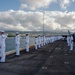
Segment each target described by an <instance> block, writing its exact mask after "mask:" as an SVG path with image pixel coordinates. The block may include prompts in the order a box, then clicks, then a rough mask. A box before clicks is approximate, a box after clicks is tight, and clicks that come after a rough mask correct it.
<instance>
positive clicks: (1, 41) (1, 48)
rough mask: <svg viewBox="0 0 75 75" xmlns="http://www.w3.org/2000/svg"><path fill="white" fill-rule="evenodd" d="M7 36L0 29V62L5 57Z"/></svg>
mask: <svg viewBox="0 0 75 75" xmlns="http://www.w3.org/2000/svg"><path fill="white" fill-rule="evenodd" d="M6 38H7V35H6V34H5V31H3V30H1V31H0V52H1V60H0V62H5V59H6V54H5V49H6V45H5V40H6Z"/></svg>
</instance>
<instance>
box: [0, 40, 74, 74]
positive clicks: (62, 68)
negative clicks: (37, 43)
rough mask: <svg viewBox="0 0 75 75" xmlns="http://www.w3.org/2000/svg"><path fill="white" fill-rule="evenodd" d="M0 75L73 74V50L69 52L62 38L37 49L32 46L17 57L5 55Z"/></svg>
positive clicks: (0, 65) (0, 64)
mask: <svg viewBox="0 0 75 75" xmlns="http://www.w3.org/2000/svg"><path fill="white" fill-rule="evenodd" d="M74 47H75V44H74ZM74 49H75V48H74ZM0 75H75V50H73V51H71V52H70V51H69V47H68V46H67V43H66V41H64V40H59V41H56V42H53V43H50V44H48V45H45V46H43V47H41V48H40V49H37V50H35V48H34V46H33V47H31V48H30V52H29V53H26V52H25V50H22V51H21V55H20V56H18V57H17V56H15V53H12V54H10V55H7V58H6V62H5V63H0Z"/></svg>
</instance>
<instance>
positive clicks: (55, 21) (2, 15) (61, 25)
mask: <svg viewBox="0 0 75 75" xmlns="http://www.w3.org/2000/svg"><path fill="white" fill-rule="evenodd" d="M44 26H45V31H60V30H64V29H65V30H68V29H70V30H71V31H75V12H67V11H66V12H60V11H45V14H44ZM42 27H43V13H42V12H39V11H35V12H32V11H27V12H25V11H23V10H18V11H14V10H9V11H6V12H0V29H3V30H19V31H41V30H42V29H43V28H42Z"/></svg>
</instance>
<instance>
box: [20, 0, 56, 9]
mask: <svg viewBox="0 0 75 75" xmlns="http://www.w3.org/2000/svg"><path fill="white" fill-rule="evenodd" d="M21 1H22V3H24V4H25V5H26V4H27V5H28V8H29V9H30V10H36V9H39V8H42V7H44V6H45V7H48V6H49V5H50V4H51V3H53V2H56V1H57V0H32V1H31V0H21Z"/></svg>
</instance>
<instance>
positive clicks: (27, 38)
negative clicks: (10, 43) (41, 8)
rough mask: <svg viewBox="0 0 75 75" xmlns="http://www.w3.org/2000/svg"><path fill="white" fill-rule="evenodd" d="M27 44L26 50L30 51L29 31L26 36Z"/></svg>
mask: <svg viewBox="0 0 75 75" xmlns="http://www.w3.org/2000/svg"><path fill="white" fill-rule="evenodd" d="M25 44H26V52H29V35H28V33H27V34H26V37H25Z"/></svg>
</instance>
